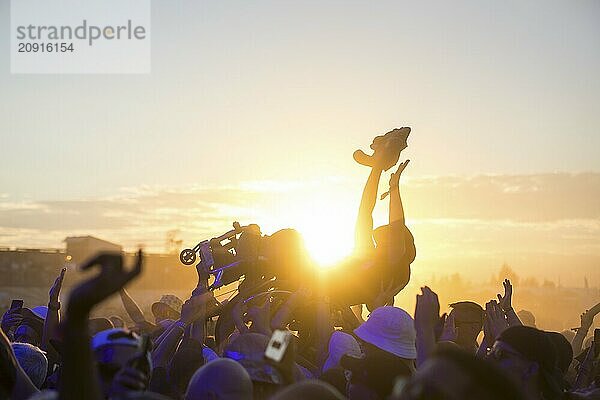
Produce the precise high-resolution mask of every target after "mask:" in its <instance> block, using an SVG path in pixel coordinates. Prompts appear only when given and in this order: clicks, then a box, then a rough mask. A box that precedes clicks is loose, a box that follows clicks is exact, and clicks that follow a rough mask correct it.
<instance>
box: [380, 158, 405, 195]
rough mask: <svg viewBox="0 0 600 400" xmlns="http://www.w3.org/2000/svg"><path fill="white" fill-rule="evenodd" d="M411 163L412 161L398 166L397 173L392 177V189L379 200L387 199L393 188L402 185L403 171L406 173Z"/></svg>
mask: <svg viewBox="0 0 600 400" xmlns="http://www.w3.org/2000/svg"><path fill="white" fill-rule="evenodd" d="M409 162H410V160H406V161H404V162H402V163H400V165H398V169H397V170H396V172H394V173H392V175H391V176H390V189H389V190H388V191H387V192H385V193H383V194H382V195H381V197H380V198H379V199H380V200H383V199H385V198H386V197H387V196H388V195H389V194H390V191H391V190H392V189H393V188H396V187H398V185H400V175H402V171H404V169H405V168H406V166H407V165H408V163H409Z"/></svg>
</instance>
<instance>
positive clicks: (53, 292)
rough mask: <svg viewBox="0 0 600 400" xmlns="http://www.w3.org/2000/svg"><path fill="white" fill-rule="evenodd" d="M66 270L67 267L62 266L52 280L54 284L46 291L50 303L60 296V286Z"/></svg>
mask: <svg viewBox="0 0 600 400" xmlns="http://www.w3.org/2000/svg"><path fill="white" fill-rule="evenodd" d="M66 271H67V269H66V268H63V269H62V270H61V271H60V274H59V275H58V276H57V277H56V279H55V280H54V284H53V285H52V287H51V288H50V292H49V293H48V294H49V297H50V303H57V302H58V298H59V296H60V290H61V288H62V284H63V280H64V278H65V272H66Z"/></svg>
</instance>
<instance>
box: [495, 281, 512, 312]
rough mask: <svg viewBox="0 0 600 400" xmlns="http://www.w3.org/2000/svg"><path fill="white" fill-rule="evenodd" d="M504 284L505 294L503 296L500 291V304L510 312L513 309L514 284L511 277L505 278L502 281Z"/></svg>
mask: <svg viewBox="0 0 600 400" xmlns="http://www.w3.org/2000/svg"><path fill="white" fill-rule="evenodd" d="M502 286H504V296H501V295H500V293H498V294H497V295H496V296H498V305H499V306H500V308H502V310H504V312H509V311H510V310H511V309H512V284H511V283H510V279H505V280H504V282H502Z"/></svg>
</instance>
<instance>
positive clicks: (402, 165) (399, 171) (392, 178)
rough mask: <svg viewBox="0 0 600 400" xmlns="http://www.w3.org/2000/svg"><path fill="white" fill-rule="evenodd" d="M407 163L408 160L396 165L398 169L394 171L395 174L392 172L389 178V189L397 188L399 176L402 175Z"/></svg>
mask: <svg viewBox="0 0 600 400" xmlns="http://www.w3.org/2000/svg"><path fill="white" fill-rule="evenodd" d="M409 162H410V160H406V161H404V162H401V163H400V164H399V165H398V169H397V170H396V172H393V173H392V175H391V176H390V187H394V186H398V184H399V183H400V175H402V172H403V171H404V169H405V168H406V166H407V165H408V163H409Z"/></svg>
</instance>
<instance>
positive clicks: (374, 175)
mask: <svg viewBox="0 0 600 400" xmlns="http://www.w3.org/2000/svg"><path fill="white" fill-rule="evenodd" d="M382 172H383V170H382V169H381V168H380V167H377V166H375V167H373V168H371V172H370V173H369V177H368V178H367V182H366V183H365V187H364V189H363V193H362V197H361V199H360V206H359V208H358V217H357V219H356V227H355V229H354V249H355V251H357V252H359V253H360V252H364V251H368V250H371V249H373V210H374V209H375V203H376V202H377V189H378V188H379V180H380V179H381V173H382Z"/></svg>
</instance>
